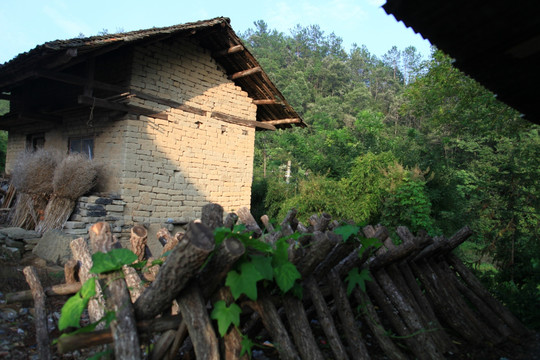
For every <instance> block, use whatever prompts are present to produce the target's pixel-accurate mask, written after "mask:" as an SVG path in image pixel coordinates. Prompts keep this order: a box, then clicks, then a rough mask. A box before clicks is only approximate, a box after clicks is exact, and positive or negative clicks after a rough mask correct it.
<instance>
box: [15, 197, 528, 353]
mask: <svg viewBox="0 0 540 360" xmlns="http://www.w3.org/2000/svg"><path fill="white" fill-rule="evenodd" d="M262 221H263V223H264V224H265V229H264V231H263V230H261V228H260V227H259V226H258V225H257V223H256V221H255V220H254V219H253V217H252V215H251V214H250V213H249V210H247V209H245V208H244V209H240V210H239V211H238V213H237V214H229V215H228V216H227V217H226V218H225V220H223V209H222V208H221V206H219V205H217V204H209V205H206V206H205V207H203V211H202V218H201V222H193V223H190V224H189V225H188V228H187V231H186V233H185V234H177V235H176V236H174V237H173V236H171V235H170V234H169V233H168V231H166V230H165V229H162V230H161V231H160V232H159V233H158V237H159V238H160V239H161V240H162V242H163V243H164V244H165V247H164V252H165V251H168V250H171V251H170V254H169V255H168V257H167V258H166V261H165V263H164V264H163V265H162V266H159V265H155V266H153V267H151V268H150V269H149V270H148V271H146V272H144V273H140V272H137V271H136V270H134V269H133V268H131V267H127V266H124V267H123V269H122V270H119V271H117V272H113V273H108V274H106V275H102V276H100V280H99V284H101V288H100V287H99V286H98V296H96V297H95V298H93V299H92V300H91V301H90V303H89V309H88V312H89V316H90V319H91V320H92V321H97V320H99V319H100V318H101V317H102V316H103V315H104V311H105V309H107V310H113V311H115V313H116V319H115V320H114V321H113V322H112V323H111V326H110V329H97V330H95V331H94V332H91V333H84V334H78V335H73V336H68V337H65V338H61V339H60V341H59V342H58V349H59V351H60V352H69V351H73V350H75V349H79V348H83V347H89V346H102V345H103V344H107V343H113V345H112V346H113V348H114V353H115V355H116V358H117V359H140V358H145V357H146V358H151V359H162V358H163V359H182V358H186V359H188V358H192V357H190V354H193V353H194V355H195V357H196V358H197V359H219V358H223V359H240V358H242V359H246V358H247V354H244V355H242V356H240V353H241V349H242V336H248V337H249V338H250V339H253V340H254V341H255V340H257V339H262V340H261V342H262V341H266V345H263V348H266V349H271V350H268V351H266V352H267V353H268V354H270V353H271V352H272V351H273V352H274V353H275V354H276V357H279V358H281V359H310V360H311V359H321V360H322V359H328V358H334V359H369V358H372V357H375V356H380V355H381V354H384V355H385V356H386V357H387V358H389V359H414V358H416V359H421V360H423V359H425V360H428V359H429V360H432V359H445V358H447V357H450V356H451V355H452V354H459V353H460V351H462V350H461V349H462V348H463V347H465V346H475V347H485V348H492V347H497V346H498V345H500V344H504V343H507V342H508V341H512V342H519V339H520V337H523V336H524V335H527V334H529V333H530V332H529V330H528V329H526V328H525V327H524V326H523V325H522V324H521V323H520V322H519V320H517V319H516V318H515V317H514V316H513V315H512V314H511V313H510V312H509V311H508V310H507V309H506V308H504V307H503V306H502V305H501V304H500V303H499V302H498V301H497V300H496V299H495V298H493V297H492V295H491V294H490V293H489V292H488V291H487V290H486V289H485V288H484V287H483V286H482V285H481V284H480V282H479V281H478V279H477V278H476V277H475V276H474V275H473V273H472V272H471V271H470V270H469V269H468V268H467V267H466V266H464V264H463V263H462V262H461V261H460V260H459V259H458V258H457V257H456V256H455V255H454V254H452V250H453V249H454V248H456V247H457V246H458V245H459V244H461V243H462V242H463V241H465V240H466V239H467V238H468V237H469V236H471V235H472V232H471V230H470V229H469V228H468V227H464V228H463V229H461V230H460V231H458V232H457V233H456V234H454V235H453V236H452V237H450V238H445V237H435V238H431V237H429V236H428V235H427V234H425V233H419V234H416V235H414V234H412V233H411V232H410V231H409V230H408V229H407V228H405V227H398V228H397V229H396V232H395V237H396V239H399V241H395V242H399V243H400V244H399V245H395V244H394V243H395V242H394V241H392V239H391V236H390V233H389V231H388V230H387V229H386V228H384V227H381V226H366V227H364V228H363V229H362V231H361V232H360V233H359V234H358V235H355V236H356V237H357V238H358V237H363V238H376V239H378V240H380V242H381V243H382V244H383V246H381V247H379V248H377V249H375V248H374V247H370V248H368V249H366V248H365V247H366V246H365V244H364V245H361V242H358V241H346V242H345V241H343V239H342V236H340V235H337V234H336V233H335V232H334V230H335V229H336V228H337V227H338V223H337V221H335V220H332V219H331V217H330V216H329V215H327V214H324V213H323V214H322V215H321V216H316V215H314V216H312V217H311V218H310V221H309V224H302V223H301V222H299V221H298V220H297V219H296V212H295V211H294V210H292V211H291V212H289V214H288V215H287V217H286V218H285V219H284V220H283V221H282V222H281V223H280V224H279V225H280V226H279V227H276V228H275V227H274V226H273V225H272V224H271V223H270V221H269V219H268V218H267V217H263V218H262ZM236 223H241V224H245V226H246V228H247V230H249V231H252V234H253V235H252V236H253V237H254V238H258V239H259V240H260V241H264V242H266V243H268V244H274V243H275V242H276V240H277V239H278V238H282V237H289V236H291V235H292V234H293V233H294V232H297V233H300V234H301V236H300V237H298V236H297V237H292V238H291V240H289V242H290V247H289V250H288V255H289V260H290V261H291V262H292V263H293V264H294V265H295V266H296V268H297V270H298V271H299V273H300V274H301V279H300V285H301V287H302V289H303V297H302V299H300V298H299V297H297V296H294V295H292V294H290V293H286V294H284V295H283V294H281V293H280V292H279V291H276V289H275V288H273V287H263V286H259V289H258V291H259V296H258V298H257V300H250V299H248V298H246V297H241V298H240V299H238V300H237V302H239V303H240V305H241V309H242V314H241V317H240V319H241V321H240V324H239V326H237V327H231V328H230V329H229V331H228V332H227V334H226V335H225V336H223V337H220V336H218V335H216V334H217V327H216V324H215V322H213V321H212V320H211V319H210V316H209V314H210V313H211V311H212V306H213V304H215V303H216V302H217V301H220V300H224V301H226V302H227V304H230V303H232V302H233V297H232V295H231V291H230V289H229V288H228V287H227V286H225V285H224V282H225V278H226V276H227V274H228V272H229V271H230V270H231V269H233V267H234V265H235V263H236V262H237V260H238V259H239V258H240V257H241V256H242V255H243V254H244V253H245V252H246V251H250V250H249V249H248V250H246V248H245V246H244V245H243V244H242V242H240V241H239V240H238V239H235V238H233V237H231V238H227V239H225V241H223V243H221V244H220V245H219V247H217V248H215V246H214V235H213V232H212V231H213V229H215V228H217V227H223V226H225V227H228V228H232V227H233V226H234V224H236ZM145 239H146V230H145V229H144V228H142V227H134V229H133V231H132V239H131V240H132V241H131V242H132V250H133V251H134V252H135V253H136V254H137V255H138V256H139V259H140V260H142V259H144V258H145V257H148V256H149V255H150V254H148V250H147V248H146V246H145ZM293 239H295V240H293ZM89 244H90V246H89V245H88V243H87V242H86V241H85V240H84V239H82V238H81V239H76V240H74V241H73V242H72V244H71V248H72V252H73V257H74V259H75V260H76V261H75V260H74V261H73V262H71V263H70V264H69V265H67V266H66V279H70V280H69V282H71V284H66V285H60V286H56V287H53V288H50V289H45V290H43V289H40V288H41V286H40V285H39V280H37V278H36V277H35V276H32V274H31V269H28V270H25V274H26V273H28V275H27V279H28V282H29V284H30V286H31V289H32V295H33V296H34V300H35V307H36V326H37V329H38V331H37V337H38V339H37V344H38V349H39V350H40V352H41V356H42V358H49V357H50V345H49V344H50V342H49V339H48V337H47V336H48V335H47V331H46V330H44V329H46V315H45V314H44V311H42V310H40V311H39V312H38V311H37V310H38V307H42V306H43V303H44V301H43V297H44V295H45V296H52V295H55V294H65V293H74V292H75V291H77V289H79V288H80V283H78V282H76V280H73V279H75V278H78V279H80V281H81V283H82V282H84V281H85V280H86V279H88V278H89V277H91V276H94V275H92V274H91V273H90V272H89V269H90V267H91V266H92V259H91V251H93V252H96V251H101V252H107V251H109V250H110V249H112V248H114V247H117V246H118V243H117V242H116V241H115V239H114V237H113V236H112V235H111V232H110V228H109V227H108V225H107V224H106V223H98V224H95V225H94V226H93V227H92V228H91V229H90V241H89ZM362 246H364V249H362ZM90 249H92V250H90ZM359 253H361V254H362V255H361V256H359ZM211 254H212V255H211ZM210 255H211V256H210ZM203 264H204V266H202V265H203ZM355 268H356V269H359V270H360V271H361V270H368V271H369V274H370V277H371V278H372V281H366V282H365V284H366V286H367V288H366V291H362V290H361V289H360V288H359V287H358V286H357V287H355V288H354V289H353V290H352V292H350V293H349V294H348V292H347V284H346V282H345V281H344V279H345V278H346V277H347V275H348V274H349V273H350V271H351V270H353V269H355ZM141 277H144V278H146V279H147V280H148V281H150V282H151V283H150V285H149V286H143V285H141ZM29 296H31V295H30V293H29V292H26V293H24V292H23V293H16V294H8V301H11V302H12V301H20V300H22V299H24V298H28V297H29ZM40 327H41V329H40ZM240 332H241V333H240ZM45 337H47V338H45ZM150 342H152V343H153V346H152V349H153V350H152V351H151V352H150V353H143V352H142V351H141V347H144V346H142V345H144V344H149V343H150ZM146 348H147V349H148V347H146Z"/></svg>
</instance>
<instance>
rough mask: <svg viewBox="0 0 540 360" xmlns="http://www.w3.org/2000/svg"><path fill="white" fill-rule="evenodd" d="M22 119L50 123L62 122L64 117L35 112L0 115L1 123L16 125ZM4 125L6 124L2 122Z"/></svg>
mask: <svg viewBox="0 0 540 360" xmlns="http://www.w3.org/2000/svg"><path fill="white" fill-rule="evenodd" d="M20 121H31V122H42V123H48V124H61V123H62V118H61V117H58V116H51V115H47V114H41V113H34V112H28V111H26V112H20V113H7V114H5V115H2V116H0V123H6V124H8V123H9V125H16V124H17V123H18V122H20ZM2 125H4V124H2Z"/></svg>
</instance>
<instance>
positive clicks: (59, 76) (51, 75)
mask: <svg viewBox="0 0 540 360" xmlns="http://www.w3.org/2000/svg"><path fill="white" fill-rule="evenodd" d="M38 76H41V77H44V78H47V79H50V80H55V81H60V82H64V83H67V84H71V85H78V86H85V85H86V84H87V83H88V80H87V79H85V78H83V77H80V76H76V75H71V74H66V73H57V72H51V71H39V72H38ZM92 86H93V88H94V89H98V90H105V91H112V92H116V93H125V92H129V93H130V94H133V95H135V96H136V97H138V98H141V99H144V100H149V101H154V102H156V103H158V104H161V105H166V106H170V107H174V108H177V107H180V106H181V105H182V104H181V103H179V102H177V101H174V100H169V99H164V98H160V97H158V96H153V95H150V94H147V93H145V92H142V91H137V90H133V89H129V88H126V87H123V86H118V85H114V84H108V83H104V82H101V81H97V80H94V81H93V82H92Z"/></svg>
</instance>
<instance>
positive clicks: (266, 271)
mask: <svg viewBox="0 0 540 360" xmlns="http://www.w3.org/2000/svg"><path fill="white" fill-rule="evenodd" d="M250 258H251V263H253V266H255V269H257V271H258V272H259V274H261V276H262V278H263V279H264V280H268V281H272V279H273V278H274V269H273V268H272V258H270V257H268V256H258V255H251V256H250Z"/></svg>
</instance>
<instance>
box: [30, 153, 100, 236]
mask: <svg viewBox="0 0 540 360" xmlns="http://www.w3.org/2000/svg"><path fill="white" fill-rule="evenodd" d="M96 183H97V167H96V165H95V164H94V162H93V161H92V160H89V159H88V158H87V157H86V156H84V155H81V154H70V155H69V156H67V157H66V158H65V159H64V160H62V162H61V163H60V164H59V165H58V167H57V168H56V171H55V172H54V177H53V189H54V192H53V195H52V196H51V199H50V200H49V203H48V204H47V207H46V208H45V217H44V218H43V220H42V221H40V223H39V224H38V226H37V228H36V230H37V231H39V232H41V233H43V232H45V231H47V230H50V229H61V228H62V226H63V225H64V223H65V222H66V221H67V220H68V219H69V216H70V215H71V213H72V212H73V209H74V207H75V203H76V201H77V199H78V198H79V197H80V196H82V195H84V194H86V193H87V192H89V191H90V190H91V189H92V188H93V187H94V186H95V185H96Z"/></svg>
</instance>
